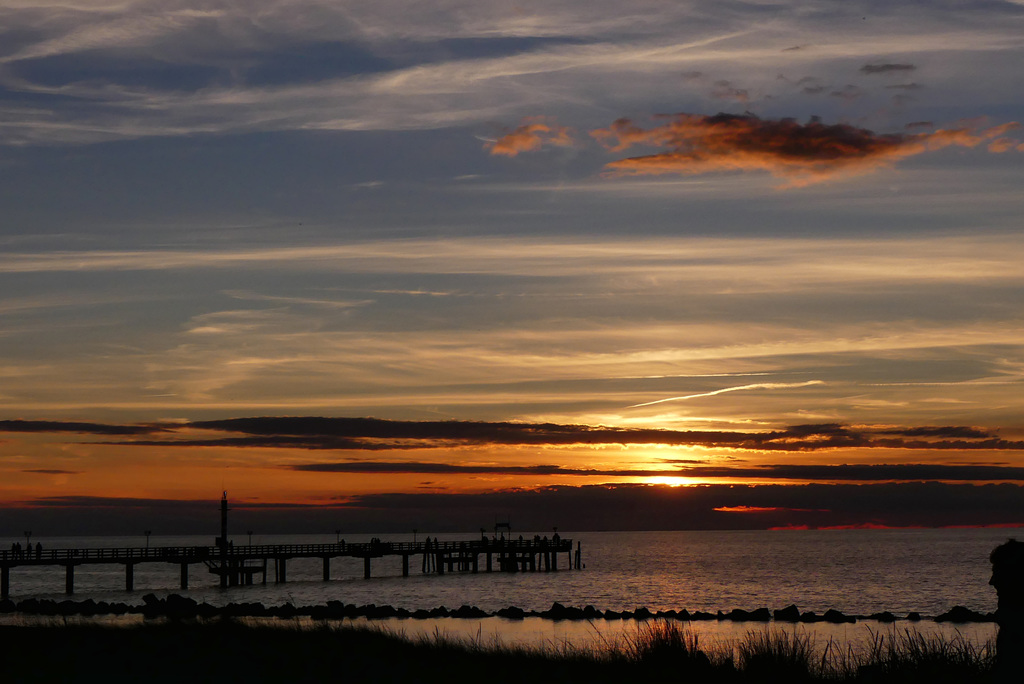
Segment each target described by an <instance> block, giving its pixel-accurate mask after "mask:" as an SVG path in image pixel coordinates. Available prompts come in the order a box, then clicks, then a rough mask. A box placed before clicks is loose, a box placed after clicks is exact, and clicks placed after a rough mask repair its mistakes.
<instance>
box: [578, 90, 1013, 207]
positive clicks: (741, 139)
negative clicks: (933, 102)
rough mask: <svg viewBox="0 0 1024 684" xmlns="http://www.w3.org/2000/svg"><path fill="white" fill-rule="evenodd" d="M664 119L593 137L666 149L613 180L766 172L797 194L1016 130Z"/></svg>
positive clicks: (626, 123)
mask: <svg viewBox="0 0 1024 684" xmlns="http://www.w3.org/2000/svg"><path fill="white" fill-rule="evenodd" d="M850 88H853V90H850ZM855 91H856V92H855ZM837 93H838V94H840V95H843V96H846V95H851V96H853V95H857V94H859V90H857V89H856V88H854V87H853V86H848V87H847V89H844V90H843V91H837ZM833 94H836V93H833ZM659 118H661V119H668V122H667V123H663V124H661V125H658V126H655V127H653V128H649V129H644V128H641V127H639V126H637V125H635V124H634V123H633V122H632V121H630V120H629V119H619V120H618V121H616V122H614V123H613V124H612V125H611V126H609V127H608V128H603V129H598V130H594V131H591V136H593V137H594V138H595V139H597V140H598V142H600V143H601V144H602V145H604V146H605V147H606V148H607V149H608V150H610V151H612V152H621V151H623V150H626V149H629V148H631V147H633V146H636V145H642V146H653V147H658V148H662V150H663V151H662V152H659V153H655V154H648V155H643V156H638V157H629V158H626V159H620V160H618V161H613V162H610V163H609V164H607V165H606V168H607V169H608V170H609V174H610V175H617V176H623V175H626V176H636V175H661V174H685V175H696V174H704V173H716V172H723V171H767V172H769V173H771V174H773V175H776V176H779V177H783V178H786V179H788V181H789V183H788V185H790V186H791V187H792V186H802V185H809V184H812V183H816V182H821V181H824V180H829V179H832V178H835V177H838V176H841V175H850V174H862V173H868V172H871V171H875V170H878V169H880V168H884V167H888V166H891V165H892V164H894V163H895V162H897V161H899V160H900V159H903V158H906V157H911V156H914V155H918V154H922V153H924V152H929V151H934V150H939V149H942V148H945V147H949V146H961V147H976V146H978V145H980V144H981V143H984V142H987V141H990V140H993V139H994V138H997V137H998V136H1000V135H1002V134H1003V133H1004V132H1005V131H1007V130H1010V129H1011V128H1013V127H1014V126H1015V124H1004V125H1002V126H997V127H994V128H990V129H987V130H979V129H977V128H971V127H967V126H965V127H962V128H956V129H949V130H937V131H933V132H929V133H917V134H908V133H896V134H882V133H875V132H874V131H871V130H868V129H865V128H857V127H854V126H850V125H848V124H831V125H830V124H825V123H822V122H821V121H820V120H819V119H817V118H813V119H811V120H810V121H808V122H807V123H805V124H801V123H798V122H797V121H795V120H794V119H779V120H770V119H761V118H759V117H757V116H755V115H753V114H750V113H747V114H743V115H737V114H726V113H719V114H716V115H714V116H705V115H698V114H687V113H685V112H684V113H680V114H675V115H672V116H662V117H659ZM1001 147H1002V146H1001Z"/></svg>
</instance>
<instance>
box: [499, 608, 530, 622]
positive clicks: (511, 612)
mask: <svg viewBox="0 0 1024 684" xmlns="http://www.w3.org/2000/svg"><path fill="white" fill-rule="evenodd" d="M495 615H497V616H498V617H503V618H506V619H508V620H522V619H523V618H525V617H526V612H525V611H524V610H523V609H522V608H519V607H518V606H509V607H508V608H502V609H501V610H499V611H498V612H497V613H495Z"/></svg>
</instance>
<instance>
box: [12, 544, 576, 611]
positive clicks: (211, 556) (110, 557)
mask: <svg viewBox="0 0 1024 684" xmlns="http://www.w3.org/2000/svg"><path fill="white" fill-rule="evenodd" d="M561 553H565V554H566V564H567V566H568V567H569V568H570V569H572V568H573V567H576V568H577V569H578V568H579V567H581V565H580V545H579V543H577V544H576V549H575V554H574V553H573V546H572V540H571V539H554V540H548V539H540V540H538V539H528V540H527V539H524V540H515V539H512V540H493V539H478V540H473V541H434V540H431V541H430V542H429V543H428V542H386V541H373V542H366V543H346V542H338V543H336V544H278V545H270V546H236V545H233V544H223V545H218V546H161V547H153V548H133V547H128V548H82V549H42V550H39V551H37V550H35V549H32V548H31V547H30V548H29V549H26V550H24V551H21V552H16V551H14V550H2V551H0V599H6V598H8V597H9V596H10V582H11V569H12V568H16V567H21V566H62V567H64V570H65V586H64V588H65V593H67V594H72V593H74V578H75V567H76V566H78V565H86V564H120V565H124V566H125V589H126V590H128V591H131V590H133V589H134V568H135V566H136V565H137V564H139V563H171V564H175V565H179V566H180V568H181V588H182V589H183V590H184V589H188V581H189V566H191V565H196V564H203V565H205V566H206V567H207V568H208V569H209V571H210V572H212V573H214V574H216V575H218V576H219V577H220V585H221V586H222V587H229V586H237V585H241V584H252V583H253V577H254V575H261V576H262V581H263V583H266V582H267V574H268V567H269V566H270V565H271V563H272V565H273V573H274V581H275V582H277V583H281V582H285V581H286V580H287V562H288V561H289V560H291V559H293V558H320V559H321V560H322V562H323V579H324V581H328V580H330V563H331V559H332V558H339V557H349V558H362V559H363V577H365V578H367V579H369V578H370V569H371V568H370V564H371V560H372V559H374V558H383V557H385V556H401V558H402V575H403V576H405V577H408V575H409V559H410V558H411V557H417V559H418V560H420V569H421V572H423V573H429V572H435V573H438V574H444V573H445V572H456V571H461V572H478V571H480V570H481V567H480V566H481V562H480V561H481V557H483V561H484V562H483V568H482V569H483V570H484V571H486V572H493V571H494V570H499V571H504V572H516V571H555V570H558V556H559V554H561ZM574 555H575V558H574Z"/></svg>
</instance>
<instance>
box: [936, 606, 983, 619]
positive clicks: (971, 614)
mask: <svg viewBox="0 0 1024 684" xmlns="http://www.w3.org/2000/svg"><path fill="white" fill-rule="evenodd" d="M993 620H994V617H993V616H991V615H985V614H982V613H978V612H976V611H973V610H971V609H970V608H965V607H964V606H953V607H952V608H950V609H949V610H947V611H946V612H945V613H943V614H942V615H939V616H936V618H935V621H936V622H992V621H993Z"/></svg>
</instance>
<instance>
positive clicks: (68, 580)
mask: <svg viewBox="0 0 1024 684" xmlns="http://www.w3.org/2000/svg"><path fill="white" fill-rule="evenodd" d="M64 593H65V594H68V595H71V594H74V593H75V566H74V565H72V564H71V563H68V564H67V565H66V566H65V570H64Z"/></svg>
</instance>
